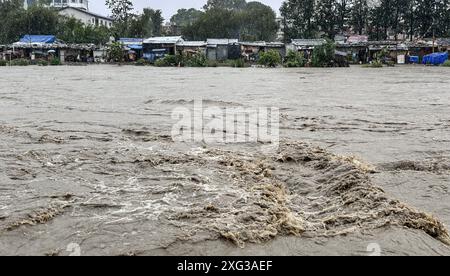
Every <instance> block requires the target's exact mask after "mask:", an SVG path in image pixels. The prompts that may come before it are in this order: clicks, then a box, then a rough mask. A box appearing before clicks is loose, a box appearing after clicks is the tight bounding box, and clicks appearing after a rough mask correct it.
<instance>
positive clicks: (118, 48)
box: [108, 42, 124, 62]
mask: <svg viewBox="0 0 450 276" xmlns="http://www.w3.org/2000/svg"><path fill="white" fill-rule="evenodd" d="M108 56H109V59H110V60H111V61H114V62H122V61H123V59H124V55H123V47H122V43H120V42H113V43H111V45H109V47H108Z"/></svg>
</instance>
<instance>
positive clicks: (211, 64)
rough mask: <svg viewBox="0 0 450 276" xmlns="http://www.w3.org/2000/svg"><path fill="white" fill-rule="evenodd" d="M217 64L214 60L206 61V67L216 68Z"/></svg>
mask: <svg viewBox="0 0 450 276" xmlns="http://www.w3.org/2000/svg"><path fill="white" fill-rule="evenodd" d="M218 66H219V63H218V62H217V61H215V60H208V67H218Z"/></svg>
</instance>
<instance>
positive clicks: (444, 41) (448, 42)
mask: <svg viewBox="0 0 450 276" xmlns="http://www.w3.org/2000/svg"><path fill="white" fill-rule="evenodd" d="M436 44H437V46H438V47H439V51H440V52H448V53H449V54H450V38H438V39H437V41H436Z"/></svg>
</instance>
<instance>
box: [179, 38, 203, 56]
mask: <svg viewBox="0 0 450 276" xmlns="http://www.w3.org/2000/svg"><path fill="white" fill-rule="evenodd" d="M176 46H177V54H179V55H182V56H187V57H190V56H193V55H195V54H203V55H206V42H205V41H180V42H178V43H177V45H176Z"/></svg>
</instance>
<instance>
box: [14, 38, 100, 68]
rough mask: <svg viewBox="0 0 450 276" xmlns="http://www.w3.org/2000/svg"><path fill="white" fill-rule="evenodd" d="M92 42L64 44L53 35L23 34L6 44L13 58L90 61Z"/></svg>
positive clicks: (93, 46) (91, 59)
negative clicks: (13, 41) (16, 39)
mask: <svg viewBox="0 0 450 276" xmlns="http://www.w3.org/2000/svg"><path fill="white" fill-rule="evenodd" d="M95 49H96V46H95V45H94V44H66V43H64V42H63V41H61V40H58V39H57V38H56V37H55V36H53V35H25V36H23V37H22V38H21V39H20V40H19V41H18V42H15V43H13V44H12V45H8V51H10V52H12V53H11V56H12V57H13V58H29V59H31V60H36V59H48V58H50V57H57V58H59V59H60V61H61V62H62V63H64V62H75V61H82V62H92V61H94V58H93V50H95Z"/></svg>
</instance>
